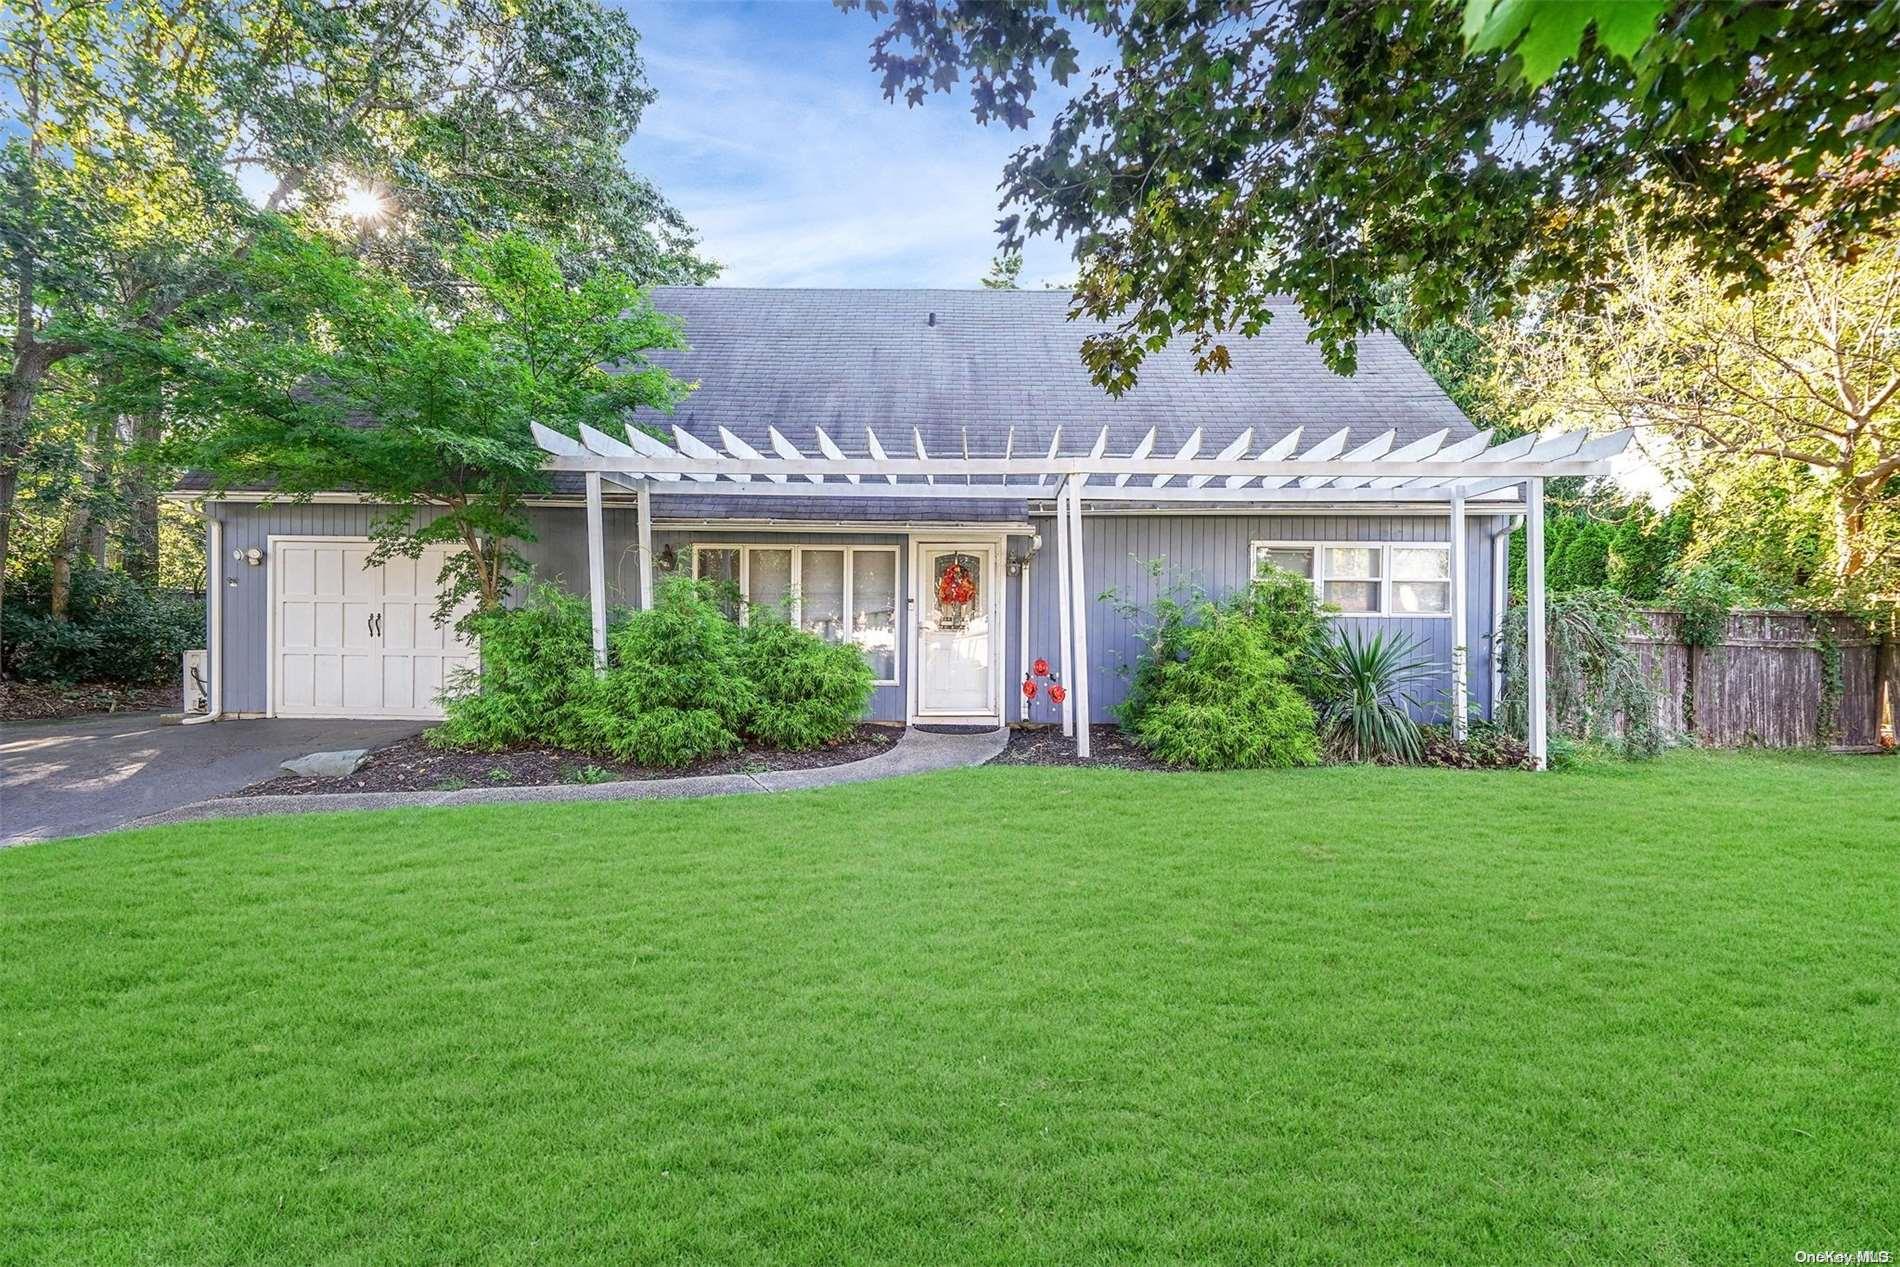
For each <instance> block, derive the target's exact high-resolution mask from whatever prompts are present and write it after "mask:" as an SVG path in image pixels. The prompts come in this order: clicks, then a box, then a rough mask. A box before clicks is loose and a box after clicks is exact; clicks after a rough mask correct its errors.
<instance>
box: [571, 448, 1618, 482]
mask: <svg viewBox="0 0 1900 1267" xmlns="http://www.w3.org/2000/svg"><path fill="white" fill-rule="evenodd" d="M736 438H737V437H735V439H736ZM542 469H543V470H548V471H580V472H585V471H600V472H615V473H619V474H624V475H632V476H636V477H638V476H650V477H653V478H656V479H657V478H660V477H662V476H664V475H667V474H679V475H686V476H725V477H728V478H732V479H741V478H751V477H755V476H756V477H763V478H767V479H774V478H775V479H781V480H782V479H786V478H788V477H791V476H810V475H819V476H826V475H830V476H837V477H840V478H848V477H849V476H852V475H860V476H864V475H869V476H875V477H878V478H881V479H891V478H899V479H901V478H904V477H907V476H908V477H910V478H913V479H930V478H934V479H942V478H945V477H957V478H962V477H964V476H971V477H981V478H992V479H1000V478H1020V477H1024V476H1029V477H1037V476H1055V477H1058V478H1060V477H1065V476H1070V475H1083V476H1113V475H1124V474H1125V475H1130V476H1140V475H1153V476H1166V477H1176V478H1178V477H1181V476H1190V477H1192V476H1200V475H1206V476H1209V477H1214V476H1231V475H1239V476H1250V477H1269V478H1276V479H1277V478H1288V479H1334V478H1339V477H1345V476H1363V477H1366V478H1370V479H1378V478H1382V477H1394V476H1397V477H1402V478H1406V479H1417V480H1445V479H1451V480H1458V479H1471V480H1477V479H1517V480H1525V479H1536V478H1539V477H1553V478H1554V477H1556V476H1560V475H1607V474H1608V473H1609V471H1608V467H1607V465H1606V463H1605V462H1604V461H1602V460H1597V459H1591V458H1586V457H1581V456H1579V457H1571V458H1556V459H1547V460H1539V459H1527V458H1518V459H1507V460H1502V461H1488V460H1484V459H1477V458H1474V459H1471V460H1469V461H1463V462H1460V461H1445V460H1441V459H1438V458H1421V459H1419V460H1417V461H1411V462H1391V461H1380V460H1378V459H1356V460H1347V459H1345V458H1330V459H1329V458H1317V459H1316V458H1306V457H1299V458H1293V459H1289V460H1287V461H1282V462H1262V461H1260V460H1259V459H1257V458H1233V459H1229V460H1226V461H1223V460H1221V459H1219V458H1199V459H1194V458H1189V459H1175V458H1155V457H1148V458H1132V457H1126V458H1118V457H1111V456H1106V455H1104V456H1103V457H1099V458H1092V457H1089V456H1087V455H1082V456H1077V457H1059V456H1058V457H1054V458H1022V457H1016V458H1001V457H996V458H982V457H973V458H968V459H965V458H961V457H941V458H928V459H921V458H886V459H884V460H883V461H879V460H877V459H876V458H846V459H844V460H843V461H841V462H838V461H830V460H827V459H823V458H812V457H806V458H803V459H800V460H792V459H789V458H767V457H759V458H718V457H714V458H697V457H691V456H685V455H682V456H679V457H675V458H657V457H655V458H648V457H645V456H638V457H635V458H631V459H629V458H622V457H615V456H610V455H607V454H599V453H591V452H590V453H585V454H572V455H570V454H550V455H549V456H548V458H547V460H546V461H545V462H543V463H542ZM826 487H832V486H830V485H826ZM836 487H838V488H839V489H845V488H846V487H848V486H847V485H844V484H840V485H837V486H836ZM920 487H929V485H924V486H920ZM960 491H961V490H954V489H953V490H952V492H951V495H953V496H954V495H957V493H958V492H960ZM1095 491H1097V492H1099V491H1101V490H1099V489H1098V490H1095ZM1135 491H1137V492H1140V491H1143V490H1140V489H1137V490H1135ZM1148 491H1155V490H1148Z"/></svg>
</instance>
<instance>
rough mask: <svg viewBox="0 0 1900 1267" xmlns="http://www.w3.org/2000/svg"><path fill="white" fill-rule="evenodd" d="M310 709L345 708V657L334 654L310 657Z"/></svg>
mask: <svg viewBox="0 0 1900 1267" xmlns="http://www.w3.org/2000/svg"><path fill="white" fill-rule="evenodd" d="M310 707H312V708H330V709H335V708H342V707H343V657H342V656H340V655H334V654H329V653H325V654H321V655H313V656H311V657H310Z"/></svg>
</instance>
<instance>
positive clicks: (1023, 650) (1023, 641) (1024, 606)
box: [1016, 538, 1036, 726]
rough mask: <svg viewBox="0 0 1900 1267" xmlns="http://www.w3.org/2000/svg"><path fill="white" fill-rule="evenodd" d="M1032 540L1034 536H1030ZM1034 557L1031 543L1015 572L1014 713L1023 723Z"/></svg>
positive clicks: (1026, 709) (1026, 708)
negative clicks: (1019, 586) (1018, 605)
mask: <svg viewBox="0 0 1900 1267" xmlns="http://www.w3.org/2000/svg"><path fill="white" fill-rule="evenodd" d="M1031 540H1032V541H1033V540H1034V538H1031ZM1035 557H1036V550H1035V547H1034V546H1033V545H1032V546H1031V547H1030V549H1029V553H1028V554H1025V555H1024V556H1023V567H1022V571H1020V572H1018V573H1017V576H1019V577H1020V578H1021V579H1022V587H1023V590H1022V594H1021V596H1020V597H1021V609H1020V610H1019V611H1018V612H1017V613H1016V650H1017V651H1018V652H1019V654H1018V655H1017V657H1016V660H1017V664H1016V700H1017V703H1016V709H1017V712H1016V715H1017V716H1018V717H1019V718H1021V719H1022V723H1023V725H1025V726H1027V725H1028V724H1029V701H1028V700H1027V699H1024V698H1023V692H1022V684H1023V683H1024V682H1027V681H1028V680H1029V561H1030V560H1031V559H1033V558H1035Z"/></svg>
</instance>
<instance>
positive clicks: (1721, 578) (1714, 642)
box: [1668, 564, 1741, 648]
mask: <svg viewBox="0 0 1900 1267" xmlns="http://www.w3.org/2000/svg"><path fill="white" fill-rule="evenodd" d="M1668 597H1669V603H1670V605H1671V606H1672V607H1674V608H1675V609H1676V610H1677V611H1679V612H1681V613H1682V620H1681V623H1680V625H1679V626H1678V629H1679V632H1680V634H1681V637H1682V640H1683V642H1685V643H1687V644H1688V645H1689V646H1692V647H1704V648H1707V647H1714V646H1719V645H1721V642H1722V638H1723V636H1724V635H1725V634H1727V632H1728V615H1729V612H1731V611H1733V610H1734V609H1735V606H1736V604H1737V603H1738V602H1739V601H1740V600H1741V590H1740V588H1739V587H1738V586H1737V585H1736V584H1735V583H1734V582H1733V581H1731V580H1729V579H1728V577H1726V576H1725V575H1723V573H1722V571H1721V569H1719V568H1716V567H1712V566H1710V565H1708V564H1700V565H1698V566H1696V567H1692V568H1690V569H1689V570H1688V571H1687V572H1684V573H1683V574H1682V575H1681V576H1680V577H1679V578H1678V579H1677V580H1676V583H1675V584H1674V585H1672V586H1670V587H1669V595H1668Z"/></svg>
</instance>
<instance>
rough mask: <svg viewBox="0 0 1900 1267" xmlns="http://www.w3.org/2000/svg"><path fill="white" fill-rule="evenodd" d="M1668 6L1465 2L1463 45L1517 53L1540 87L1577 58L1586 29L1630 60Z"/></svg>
mask: <svg viewBox="0 0 1900 1267" xmlns="http://www.w3.org/2000/svg"><path fill="white" fill-rule="evenodd" d="M1668 8H1669V3H1668V0H1465V19H1464V32H1465V42H1466V43H1467V44H1468V45H1469V46H1470V48H1471V51H1472V52H1474V53H1494V52H1505V51H1511V52H1514V53H1515V54H1516V67H1515V69H1516V70H1517V72H1518V73H1519V74H1521V75H1522V76H1523V77H1524V79H1526V80H1527V81H1529V82H1530V83H1532V84H1541V83H1543V82H1544V81H1546V80H1548V79H1549V78H1550V77H1551V76H1552V75H1554V74H1556V73H1557V68H1558V67H1559V66H1561V65H1563V64H1564V62H1565V61H1566V60H1569V59H1571V58H1574V57H1576V56H1577V55H1578V45H1579V43H1582V42H1583V41H1584V32H1585V31H1586V30H1594V33H1595V36H1596V44H1597V45H1598V46H1600V47H1601V48H1602V49H1603V50H1604V51H1605V52H1608V53H1614V54H1615V55H1616V56H1617V57H1620V58H1622V59H1623V60H1624V61H1626V62H1627V61H1630V60H1631V59H1632V58H1634V57H1636V55H1637V53H1638V51H1639V50H1640V49H1642V47H1643V45H1644V42H1645V41H1647V40H1648V39H1649V38H1650V37H1651V36H1652V35H1654V34H1655V33H1656V20H1657V19H1658V18H1660V17H1661V16H1662V15H1663V13H1664V12H1665V11H1667V10H1668ZM1584 50H1585V52H1586V53H1587V52H1589V51H1590V50H1591V46H1590V45H1589V44H1588V43H1584ZM1705 56H1706V54H1705Z"/></svg>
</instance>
